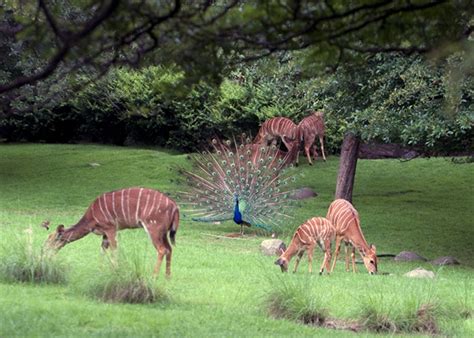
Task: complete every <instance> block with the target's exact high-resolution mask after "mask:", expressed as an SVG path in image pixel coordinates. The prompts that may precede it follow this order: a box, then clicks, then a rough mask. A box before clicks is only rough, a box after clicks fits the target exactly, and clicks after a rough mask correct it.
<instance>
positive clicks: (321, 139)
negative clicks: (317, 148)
mask: <svg viewBox="0 0 474 338" xmlns="http://www.w3.org/2000/svg"><path fill="white" fill-rule="evenodd" d="M319 143H321V152H322V153H323V160H324V162H326V155H325V154H324V136H323V135H320V136H319Z"/></svg>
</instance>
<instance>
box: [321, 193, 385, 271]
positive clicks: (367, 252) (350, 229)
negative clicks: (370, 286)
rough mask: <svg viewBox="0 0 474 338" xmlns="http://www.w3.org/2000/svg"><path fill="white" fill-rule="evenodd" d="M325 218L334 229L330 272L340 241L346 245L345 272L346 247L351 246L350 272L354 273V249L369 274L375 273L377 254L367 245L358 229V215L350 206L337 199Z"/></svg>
mask: <svg viewBox="0 0 474 338" xmlns="http://www.w3.org/2000/svg"><path fill="white" fill-rule="evenodd" d="M326 218H327V219H328V220H329V221H331V223H332V224H334V227H335V228H336V248H335V253H334V261H333V263H332V267H331V272H332V271H333V270H334V267H335V265H336V260H337V256H338V255H339V251H340V248H341V241H344V242H345V243H346V247H345V251H346V271H349V251H348V246H349V245H351V246H352V253H351V258H352V271H353V272H356V267H355V249H357V250H358V251H359V253H360V255H361V257H362V259H363V261H364V265H365V267H366V268H367V271H368V272H369V273H370V274H374V273H377V254H376V248H375V245H373V244H370V245H368V244H367V242H366V240H365V238H364V234H363V233H362V229H361V228H360V220H359V213H358V212H357V210H356V209H355V208H354V207H353V206H352V204H351V203H350V202H348V201H346V200H344V199H337V200H335V201H334V202H332V203H331V205H330V206H329V210H328V213H327V215H326Z"/></svg>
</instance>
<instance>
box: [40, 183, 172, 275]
mask: <svg viewBox="0 0 474 338" xmlns="http://www.w3.org/2000/svg"><path fill="white" fill-rule="evenodd" d="M178 225H179V210H178V207H177V205H176V203H175V202H174V201H173V200H171V199H170V198H169V197H167V196H166V195H164V194H162V193H161V192H159V191H157V190H152V189H146V188H128V189H122V190H117V191H112V192H107V193H105V194H102V195H100V196H99V197H97V198H96V200H95V201H94V202H92V204H91V205H90V206H89V208H88V209H87V211H86V213H85V214H84V216H82V218H81V219H80V220H79V222H78V223H77V224H76V225H73V226H71V227H70V228H68V229H65V228H64V225H59V226H58V228H57V229H56V231H55V232H54V233H52V234H50V235H49V237H48V240H47V244H48V245H49V246H50V247H52V248H55V249H60V248H62V247H63V246H65V245H66V244H68V243H70V242H73V241H76V240H78V239H81V238H82V237H84V236H86V235H88V234H89V233H91V232H93V233H95V234H97V235H102V238H103V240H102V248H103V249H104V250H105V249H107V248H108V247H109V246H110V247H111V248H112V249H115V248H116V247H117V241H116V239H115V236H116V233H117V231H119V230H122V229H134V228H140V227H141V228H143V229H144V230H145V231H146V232H147V234H148V235H149V237H150V239H151V241H152V242H153V245H154V246H155V248H156V251H157V252H158V260H157V262H156V265H155V269H154V274H155V275H157V274H158V272H159V270H160V266H161V262H162V261H163V257H164V256H166V275H167V276H168V277H169V276H170V274H171V252H172V249H171V245H170V243H169V242H168V232H169V237H170V240H171V243H173V244H174V242H175V235H176V231H177V230H178Z"/></svg>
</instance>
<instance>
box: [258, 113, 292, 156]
mask: <svg viewBox="0 0 474 338" xmlns="http://www.w3.org/2000/svg"><path fill="white" fill-rule="evenodd" d="M278 138H281V141H282V142H283V144H284V145H285V147H286V149H287V150H288V152H289V153H290V154H293V153H294V155H296V153H297V151H298V147H299V132H298V126H297V125H296V124H295V123H294V122H293V121H291V120H290V119H289V118H286V117H273V118H271V119H269V120H266V121H265V122H263V124H262V126H261V127H260V130H259V131H258V134H257V136H256V137H255V139H254V143H264V144H265V145H267V144H268V142H274V141H276V140H277V139H278ZM293 157H294V156H293Z"/></svg>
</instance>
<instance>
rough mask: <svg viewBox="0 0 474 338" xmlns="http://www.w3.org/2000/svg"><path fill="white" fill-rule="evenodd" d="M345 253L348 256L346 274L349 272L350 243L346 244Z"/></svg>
mask: <svg viewBox="0 0 474 338" xmlns="http://www.w3.org/2000/svg"><path fill="white" fill-rule="evenodd" d="M345 244H346V245H345V247H344V252H345V254H346V257H345V259H346V272H349V259H350V258H349V243H347V242H345Z"/></svg>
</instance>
